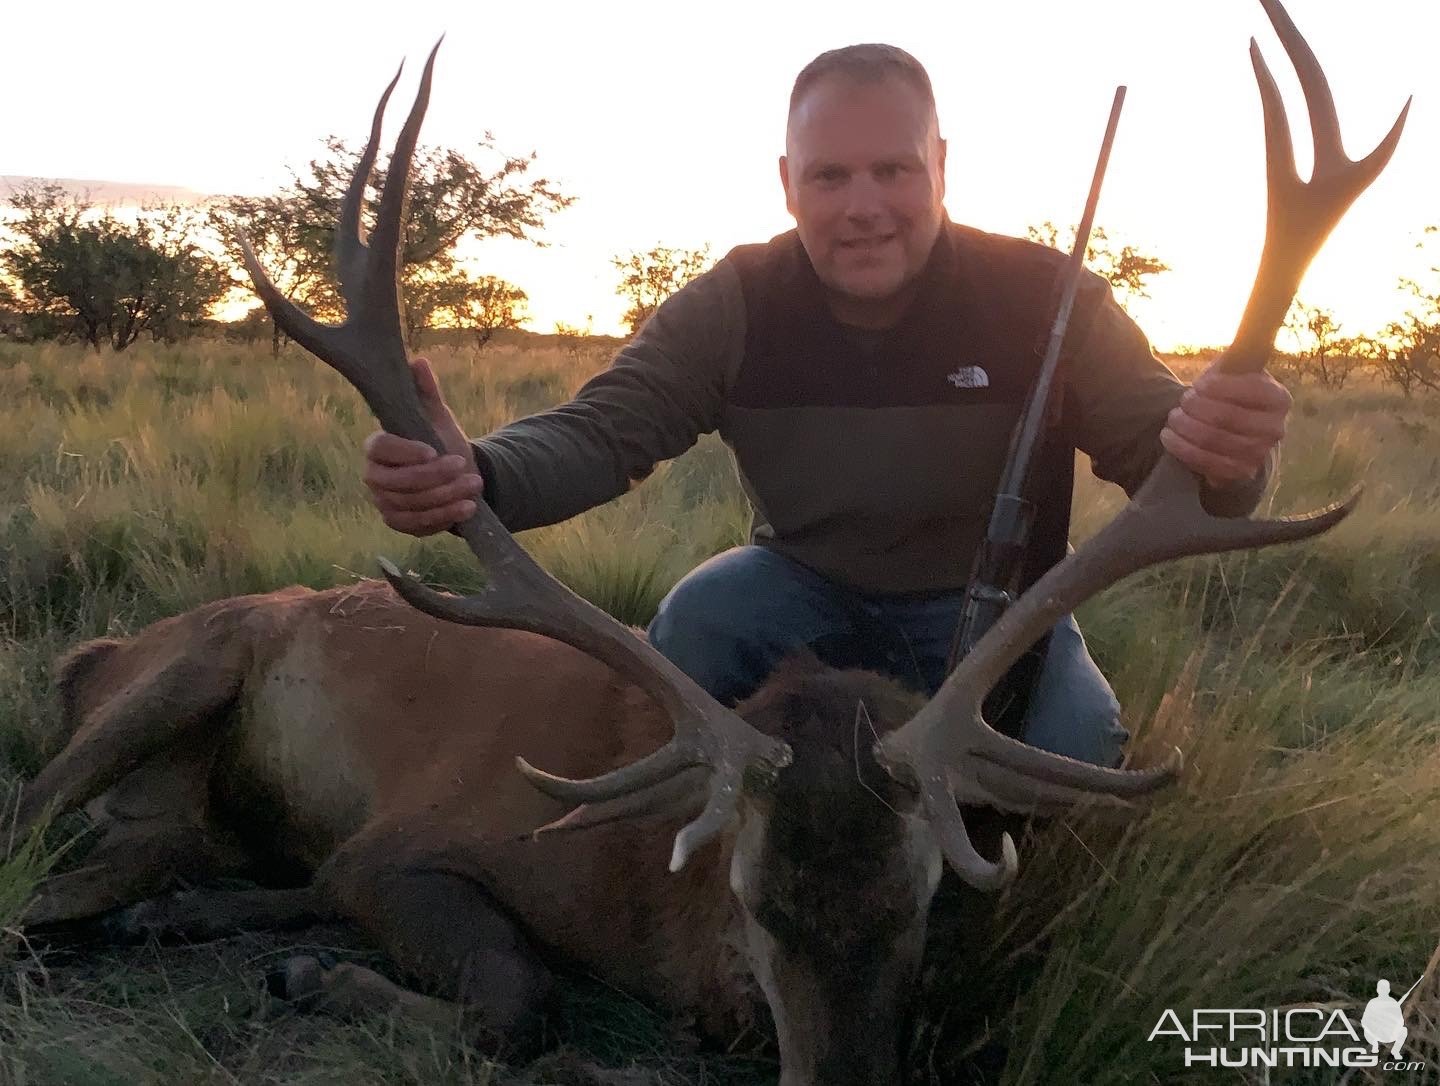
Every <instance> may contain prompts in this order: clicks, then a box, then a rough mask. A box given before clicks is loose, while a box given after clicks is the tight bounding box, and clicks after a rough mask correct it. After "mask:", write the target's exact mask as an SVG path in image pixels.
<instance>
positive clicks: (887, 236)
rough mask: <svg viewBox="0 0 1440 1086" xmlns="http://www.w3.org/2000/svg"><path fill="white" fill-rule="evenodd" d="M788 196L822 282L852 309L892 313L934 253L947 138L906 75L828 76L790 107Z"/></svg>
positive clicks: (785, 170)
mask: <svg viewBox="0 0 1440 1086" xmlns="http://www.w3.org/2000/svg"><path fill="white" fill-rule="evenodd" d="M785 144H786V147H785V150H786V154H785V156H784V157H783V158H781V159H780V180H781V183H782V184H783V185H784V186H785V202H786V206H787V207H788V208H789V209H790V213H791V214H792V215H794V216H795V222H796V224H797V226H798V227H799V232H800V240H801V242H802V243H803V244H804V245H805V251H806V252H807V253H809V254H810V262H811V263H812V264H814V266H815V271H816V273H817V274H818V275H819V277H820V280H821V282H823V283H824V284H825V285H826V286H827V287H829V288H830V289H831V290H832V291H834V292H835V293H836V294H837V295H839V296H841V297H840V299H838V300H840V301H841V302H842V304H843V305H844V307H845V308H846V309H847V310H851V311H854V312H858V313H862V314H863V313H865V312H866V311H867V310H868V311H871V312H873V313H875V314H882V315H888V316H890V317H891V318H892V319H893V317H898V313H897V314H888V313H887V303H890V304H893V303H894V302H895V301H896V300H897V298H899V297H900V296H901V295H902V293H903V292H904V290H905V288H906V287H907V286H909V285H910V284H911V283H913V282H914V281H915V279H916V277H917V276H918V275H919V274H920V271H921V269H922V268H923V267H924V266H925V262H926V260H927V259H928V258H929V256H930V249H931V247H932V246H933V245H934V243H935V238H936V236H937V234H938V233H939V230H940V223H941V220H942V217H943V215H944V209H943V206H942V201H943V200H944V198H945V141H944V140H942V139H941V138H940V135H939V132H938V131H937V130H936V127H935V121H934V117H933V115H932V114H931V112H930V110H929V109H928V108H927V106H926V104H925V102H924V100H923V97H922V95H921V94H920V92H919V91H918V90H916V89H915V88H914V87H912V86H911V85H910V84H909V83H908V82H906V81H905V80H903V79H898V78H896V79H885V80H881V81H879V82H873V83H855V82H852V81H851V80H849V79H847V78H846V77H844V76H828V77H826V78H823V79H821V80H820V82H818V83H816V84H815V85H814V86H813V87H811V88H810V89H809V90H808V91H807V92H806V93H805V96H804V97H803V98H802V99H801V100H800V101H799V102H798V103H797V104H796V106H795V109H794V111H793V112H792V113H791V115H790V124H789V128H788V131H787V133H786V140H785Z"/></svg>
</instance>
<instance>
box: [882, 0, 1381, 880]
mask: <svg viewBox="0 0 1440 1086" xmlns="http://www.w3.org/2000/svg"><path fill="white" fill-rule="evenodd" d="M1261 3H1262V4H1263V5H1264V7H1265V10H1266V12H1267V13H1269V15H1270V19H1271V21H1272V23H1274V25H1275V29H1276V32H1277V33H1278V34H1279V35H1280V38H1281V40H1282V41H1283V42H1284V43H1285V48H1286V51H1287V52H1288V53H1289V55H1290V56H1291V58H1292V60H1293V61H1294V63H1295V66H1296V69H1297V71H1298V72H1299V74H1300V81H1301V86H1302V87H1303V88H1304V91H1305V95H1306V100H1307V102H1308V103H1309V107H1310V112H1311V119H1312V128H1313V129H1314V132H1315V170H1314V172H1313V175H1312V178H1311V181H1310V182H1309V183H1308V184H1307V183H1304V182H1301V181H1300V180H1299V177H1298V175H1297V174H1296V172H1295V166H1294V155H1293V148H1292V145H1291V139H1290V129H1289V124H1288V122H1287V120H1286V118H1285V111H1284V107H1283V105H1282V103H1281V101H1280V95H1279V91H1278V89H1277V88H1276V86H1275V82H1274V80H1273V79H1272V78H1271V76H1270V73H1269V70H1268V69H1267V68H1266V67H1265V63H1264V61H1263V59H1261V58H1260V55H1259V51H1258V49H1257V48H1255V46H1254V43H1253V42H1252V43H1251V46H1252V47H1251V56H1252V58H1253V60H1254V65H1255V74H1256V79H1257V81H1258V83H1259V86H1260V97H1261V102H1262V104H1263V106H1264V110H1265V133H1266V160H1267V171H1266V172H1267V181H1268V199H1267V206H1268V215H1267V225H1266V236H1265V248H1264V251H1263V253H1262V255H1261V259H1260V270H1259V272H1258V274H1257V276H1256V281H1255V287H1254V289H1253V291H1252V292H1251V296H1250V300H1249V302H1248V304H1247V306H1246V310H1245V315H1244V317H1243V318H1242V320H1241V324H1240V330H1239V332H1238V333H1237V335H1236V338H1235V342H1234V343H1233V344H1232V345H1231V347H1230V348H1229V349H1228V350H1227V351H1226V352H1225V355H1224V356H1223V358H1222V360H1221V363H1220V364H1221V365H1222V366H1223V367H1224V368H1225V369H1227V370H1229V371H1231V372H1255V371H1258V370H1260V369H1263V368H1264V365H1265V363H1266V362H1267V361H1269V357H1270V351H1271V349H1272V346H1273V343H1274V339H1275V333H1276V331H1278V329H1279V327H1280V324H1281V322H1282V321H1283V319H1284V315H1285V312H1286V310H1288V309H1289V307H1290V302H1291V299H1292V298H1293V297H1294V293H1295V290H1296V288H1297V287H1298V286H1299V282H1300V277H1301V276H1302V275H1303V274H1304V271H1305V268H1306V267H1307V266H1308V265H1309V263H1310V260H1311V258H1312V257H1313V256H1314V255H1315V253H1316V252H1317V251H1318V250H1319V248H1320V245H1321V243H1322V242H1323V241H1324V239H1325V238H1326V236H1328V234H1329V233H1330V231H1331V229H1332V228H1333V227H1334V225H1335V223H1336V222H1338V221H1339V220H1340V217H1341V216H1342V215H1343V214H1344V212H1345V210H1346V208H1348V207H1349V206H1350V204H1351V203H1352V202H1353V201H1354V199H1355V197H1356V196H1358V195H1359V194H1360V192H1361V191H1363V190H1364V189H1365V188H1366V186H1368V185H1369V184H1370V182H1371V181H1373V180H1374V179H1375V177H1376V176H1377V175H1378V174H1379V172H1380V170H1381V169H1383V168H1384V166H1385V163H1386V162H1387V161H1388V160H1389V158H1390V155H1391V154H1392V153H1393V151H1394V149H1395V144H1396V142H1397V141H1398V140H1399V138H1400V131H1401V128H1402V127H1403V125H1404V122H1405V117H1406V112H1407V111H1408V109H1409V104H1408V103H1407V104H1406V108H1405V110H1402V111H1401V113H1400V117H1399V119H1397V120H1396V122H1395V124H1394V125H1393V126H1392V127H1391V129H1390V133H1389V135H1387V136H1386V137H1385V139H1384V140H1383V141H1381V143H1380V145H1379V147H1377V148H1376V149H1375V150H1374V151H1373V152H1371V154H1370V155H1368V156H1367V157H1366V158H1365V159H1364V160H1362V161H1361V162H1359V163H1355V162H1351V161H1350V160H1349V159H1348V158H1346V157H1345V155H1344V152H1343V151H1342V150H1341V144H1340V132H1339V122H1338V120H1336V115H1335V104H1334V102H1333V100H1332V99H1331V95H1330V90H1329V87H1328V85H1327V84H1326V81H1325V77H1324V73H1323V72H1322V71H1321V70H1320V66H1319V64H1318V62H1316V60H1315V57H1314V55H1313V54H1312V53H1311V52H1310V48H1309V46H1308V45H1306V44H1305V41H1304V39H1303V38H1301V37H1300V34H1299V32H1298V31H1297V30H1296V29H1295V26H1294V24H1293V23H1292V22H1291V21H1290V18H1289V16H1288V15H1286V13H1285V11H1284V9H1283V8H1282V7H1281V6H1280V4H1279V0H1261ZM1357 496H1358V491H1357V493H1356V494H1352V495H1351V496H1350V497H1349V498H1347V499H1346V500H1345V501H1343V502H1340V503H1338V504H1336V505H1332V506H1330V507H1328V508H1326V509H1323V510H1321V511H1319V512H1317V513H1312V514H1309V515H1308V516H1303V517H1294V518H1286V519H1282V520H1251V519H1248V518H1243V517H1236V518H1223V517H1215V516H1212V515H1211V514H1209V513H1207V512H1206V511H1205V509H1204V507H1203V506H1202V504H1201V501H1200V482H1199V479H1198V478H1197V477H1196V476H1195V475H1194V474H1193V473H1192V472H1191V471H1190V470H1189V469H1187V468H1186V467H1184V466H1183V465H1182V464H1180V462H1179V461H1177V460H1175V459H1174V458H1173V457H1171V456H1170V455H1169V454H1168V453H1164V454H1162V455H1161V457H1160V459H1159V462H1158V463H1157V464H1156V466H1155V469H1154V470H1153V471H1152V472H1151V473H1150V476H1149V478H1147V479H1146V480H1145V483H1144V484H1143V485H1142V486H1141V487H1140V489H1139V490H1138V491H1137V492H1136V494H1135V497H1134V499H1133V500H1132V501H1131V502H1130V504H1129V505H1127V506H1126V507H1125V508H1124V509H1123V510H1122V511H1121V512H1120V514H1119V515H1118V516H1116V517H1115V519H1114V520H1112V521H1111V522H1110V523H1109V524H1108V525H1106V526H1105V527H1104V528H1103V529H1101V530H1100V531H1099V532H1098V533H1096V535H1095V536H1093V537H1092V538H1091V539H1089V540H1087V541H1086V542H1085V543H1084V544H1083V545H1082V546H1081V547H1080V548H1079V549H1078V550H1076V551H1075V552H1074V553H1073V554H1071V555H1069V556H1067V557H1066V558H1065V559H1063V560H1062V561H1061V562H1059V563H1057V564H1056V565H1055V566H1054V567H1053V568H1052V569H1051V570H1050V571H1049V572H1048V573H1046V574H1045V575H1044V576H1043V577H1041V578H1040V580H1039V581H1038V582H1036V584H1035V585H1034V586H1033V587H1031V588H1030V590H1029V591H1027V592H1026V593H1025V594H1024V595H1023V596H1022V597H1021V598H1020V599H1019V600H1018V601H1016V603H1015V605H1014V606H1012V607H1011V608H1010V609H1009V610H1008V611H1007V612H1006V613H1005V614H1004V615H1003V616H1002V617H1001V619H1000V621H998V622H997V623H996V624H995V625H994V626H993V627H991V629H990V631H989V632H988V633H987V634H986V635H985V636H984V637H983V638H982V639H981V640H980V642H979V644H977V645H976V646H975V648H974V650H973V651H972V652H971V653H970V655H969V656H967V657H966V658H965V659H964V660H963V661H961V663H960V664H959V666H958V667H956V669H955V670H954V671H953V672H952V673H951V675H950V677H949V678H948V679H947V680H946V682H945V684H944V685H943V686H942V687H941V689H940V691H939V693H937V694H936V695H935V697H934V698H932V699H931V700H930V702H929V703H928V704H927V705H925V707H924V708H923V709H921V710H920V712H919V713H917V714H916V715H915V716H914V717H913V718H912V719H911V720H909V721H908V722H906V724H905V725H904V726H902V727H901V728H899V729H897V730H896V731H894V732H892V733H890V734H889V735H887V736H885V737H884V738H883V739H881V740H880V742H879V743H878V744H877V745H876V756H877V757H878V758H879V759H880V760H881V762H882V763H883V764H884V765H886V767H887V768H888V769H889V770H890V772H891V773H893V774H894V775H895V776H896V777H897V778H899V779H901V780H910V781H912V782H913V783H914V784H915V785H917V786H918V788H919V790H920V792H921V795H922V797H923V800H924V803H925V807H926V811H927V814H928V816H929V818H930V820H931V822H932V823H933V824H934V825H935V826H936V827H937V828H938V829H939V832H940V840H941V847H942V848H943V849H944V850H945V854H946V856H947V858H948V859H949V860H950V862H951V864H952V865H954V867H955V868H956V870H957V872H959V873H960V874H961V875H962V876H963V877H965V878H967V879H971V878H972V875H971V874H970V873H971V872H975V871H976V859H975V855H974V850H973V848H972V847H971V845H970V842H969V838H968V837H967V836H966V835H965V834H964V830H963V824H962V823H960V821H959V820H960V816H959V814H958V808H957V807H956V801H957V799H959V800H961V801H966V802H987V803H992V804H994V805H996V806H999V807H1002V808H1005V809H1010V810H1021V809H1034V808H1044V807H1050V806H1064V805H1067V804H1070V803H1074V802H1078V801H1079V800H1080V799H1081V798H1082V797H1088V798H1096V799H1099V800H1101V801H1102V802H1107V803H1111V804H1115V803H1116V802H1117V801H1119V800H1121V799H1123V798H1125V797H1135V796H1141V795H1145V794H1148V793H1151V792H1154V791H1155V790H1156V789H1158V788H1161V787H1163V786H1164V785H1165V784H1167V783H1169V782H1170V781H1172V780H1173V779H1174V778H1175V776H1176V775H1177V774H1178V773H1179V770H1180V762H1179V760H1178V755H1179V752H1178V751H1176V752H1175V753H1176V755H1177V757H1176V758H1175V759H1172V760H1171V762H1170V763H1169V764H1168V765H1165V766H1161V767H1158V768H1156V769H1150V770H1145V771H1143V772H1138V773H1137V772H1130V771H1125V770H1114V769H1106V768H1102V767H1100V766H1093V765H1087V764H1085V763H1082V762H1077V761H1074V760H1072V759H1069V758H1063V757H1060V756H1059V755H1055V754H1051V753H1049V752H1047V751H1042V750H1039V749H1037V748H1034V747H1030V746H1027V745H1026V744H1024V743H1021V742H1018V741H1016V740H1014V739H1010V738H1008V737H1006V736H1003V735H1000V734H999V733H998V732H996V731H994V729H992V728H991V727H990V726H989V725H988V724H987V723H986V722H985V720H984V717H983V716H982V715H981V706H982V703H983V701H984V698H985V696H986V694H987V693H988V692H989V691H990V689H991V688H992V687H993V686H994V685H995V683H996V682H998V681H999V680H1000V678H1001V676H1002V675H1003V674H1004V673H1005V671H1006V670H1007V669H1008V668H1009V667H1010V666H1011V665H1012V664H1013V663H1014V662H1015V660H1016V659H1018V658H1019V656H1020V655H1021V653H1023V652H1024V651H1025V650H1026V648H1027V647H1028V646H1030V645H1032V644H1034V643H1035V641H1037V640H1038V639H1039V638H1040V637H1042V636H1043V635H1044V634H1045V633H1046V632H1047V631H1048V630H1049V629H1050V628H1051V627H1052V626H1053V625H1054V624H1055V623H1056V622H1057V621H1058V620H1059V619H1060V618H1061V617H1062V616H1064V615H1066V614H1068V613H1069V612H1071V611H1073V610H1074V609H1075V607H1076V606H1078V605H1079V604H1080V603H1082V602H1084V601H1085V600H1086V599H1089V598H1090V597H1091V596H1093V595H1095V594H1096V593H1098V592H1100V591H1102V590H1103V589H1105V588H1107V587H1109V586H1110V585H1112V584H1114V583H1116V582H1117V581H1119V580H1121V579H1123V578H1125V577H1128V576H1129V575H1130V574H1132V573H1135V572H1136V571H1138V570H1141V569H1144V568H1145V567H1147V566H1151V565H1155V564H1157V563H1159V562H1165V561H1169V560H1171V559H1174V558H1181V557H1185V556H1187V555H1198V554H1212V553H1219V552H1222V551H1229V550H1237V549H1241V548H1249V547H1263V546H1269V545H1271V544H1275V543H1283V542H1289V541H1294V540H1299V539H1306V538H1309V537H1311V536H1315V535H1318V534H1320V533H1321V532H1325V531H1328V530H1329V529H1330V528H1332V527H1334V526H1335V525H1336V524H1338V523H1339V522H1340V521H1341V520H1343V519H1344V518H1345V516H1347V515H1348V514H1349V512H1350V511H1351V509H1352V508H1353V507H1354V504H1355V500H1356V497H1357ZM1027 786H1028V788H1029V789H1030V795H1027V794H1026V792H1025V788H1026V787H1027ZM957 825H959V829H958V830H957V828H956V827H957ZM1004 867H1005V864H1004V863H1002V864H1000V865H998V870H999V871H1000V872H1001V873H1003V869H1004ZM973 877H976V878H979V879H981V880H984V881H986V882H993V881H994V880H995V879H996V878H998V877H1000V875H999V874H997V871H996V870H991V869H986V868H981V869H979V870H978V873H977V874H976V875H975V876H973Z"/></svg>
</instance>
